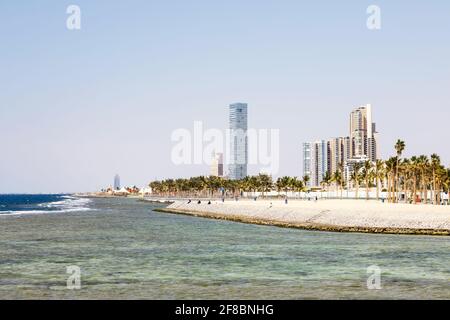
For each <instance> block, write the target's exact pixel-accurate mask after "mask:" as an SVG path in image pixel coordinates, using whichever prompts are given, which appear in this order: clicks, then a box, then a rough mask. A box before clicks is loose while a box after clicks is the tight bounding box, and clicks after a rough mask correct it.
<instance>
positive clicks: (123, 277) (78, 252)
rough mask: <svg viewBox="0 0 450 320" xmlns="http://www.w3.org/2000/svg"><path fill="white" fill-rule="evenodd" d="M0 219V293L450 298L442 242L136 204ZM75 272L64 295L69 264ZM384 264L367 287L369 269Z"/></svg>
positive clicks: (448, 262) (449, 262)
mask: <svg viewBox="0 0 450 320" xmlns="http://www.w3.org/2000/svg"><path fill="white" fill-rule="evenodd" d="M84 206H88V207H90V208H91V209H95V210H89V211H74V212H70V211H69V212H48V213H40V214H31V215H30V214H20V215H3V216H0V298H1V299H344V298H350V299H383V298H387V299H450V253H449V252H450V250H449V249H450V239H449V238H448V237H431V236H400V235H399V236H396V235H372V234H354V233H353V234H350V233H348V234H344V233H327V232H315V231H303V230H295V229H283V228H277V227H269V226H257V225H248V224H241V223H234V222H226V221H219V220H208V219H202V218H195V217H189V216H181V215H172V214H165V213H156V212H154V211H152V208H155V207H161V205H153V204H150V203H144V202H141V201H138V200H133V199H94V200H93V201H92V202H90V203H88V204H84ZM73 265H75V266H79V267H80V268H81V289H80V290H69V289H67V287H66V281H67V278H68V277H69V274H67V273H66V268H67V267H68V266H73ZM372 265H376V266H378V267H380V268H381V272H382V273H381V286H382V289H381V290H368V289H367V285H366V281H367V277H368V274H367V267H369V266H372Z"/></svg>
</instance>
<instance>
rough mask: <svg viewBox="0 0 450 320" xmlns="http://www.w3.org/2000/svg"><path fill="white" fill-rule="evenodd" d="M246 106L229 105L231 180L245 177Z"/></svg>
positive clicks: (246, 155)
mask: <svg viewBox="0 0 450 320" xmlns="http://www.w3.org/2000/svg"><path fill="white" fill-rule="evenodd" d="M247 125H248V124H247V104H246V103H234V104H231V105H230V118H229V127H230V157H229V164H228V175H229V178H230V179H231V180H240V179H243V178H245V177H246V176H247V162H248V140H247Z"/></svg>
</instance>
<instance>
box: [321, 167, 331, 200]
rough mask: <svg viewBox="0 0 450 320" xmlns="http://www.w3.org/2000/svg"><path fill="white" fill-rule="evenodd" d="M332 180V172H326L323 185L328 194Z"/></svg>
mask: <svg viewBox="0 0 450 320" xmlns="http://www.w3.org/2000/svg"><path fill="white" fill-rule="evenodd" d="M331 180H332V179H331V175H330V172H329V171H327V172H325V174H324V175H323V178H322V182H321V184H322V186H324V187H325V189H326V191H327V193H328V191H329V187H330V183H331ZM327 196H328V195H327Z"/></svg>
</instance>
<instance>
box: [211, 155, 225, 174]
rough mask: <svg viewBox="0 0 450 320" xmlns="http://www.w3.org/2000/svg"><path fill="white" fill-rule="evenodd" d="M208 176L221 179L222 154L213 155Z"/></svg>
mask: <svg viewBox="0 0 450 320" xmlns="http://www.w3.org/2000/svg"><path fill="white" fill-rule="evenodd" d="M210 175H211V176H213V177H223V153H216V152H214V153H213V155H212V161H211V174H210Z"/></svg>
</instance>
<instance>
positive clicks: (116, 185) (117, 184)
mask: <svg viewBox="0 0 450 320" xmlns="http://www.w3.org/2000/svg"><path fill="white" fill-rule="evenodd" d="M114 190H120V177H119V175H118V174H116V175H115V176H114Z"/></svg>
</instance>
